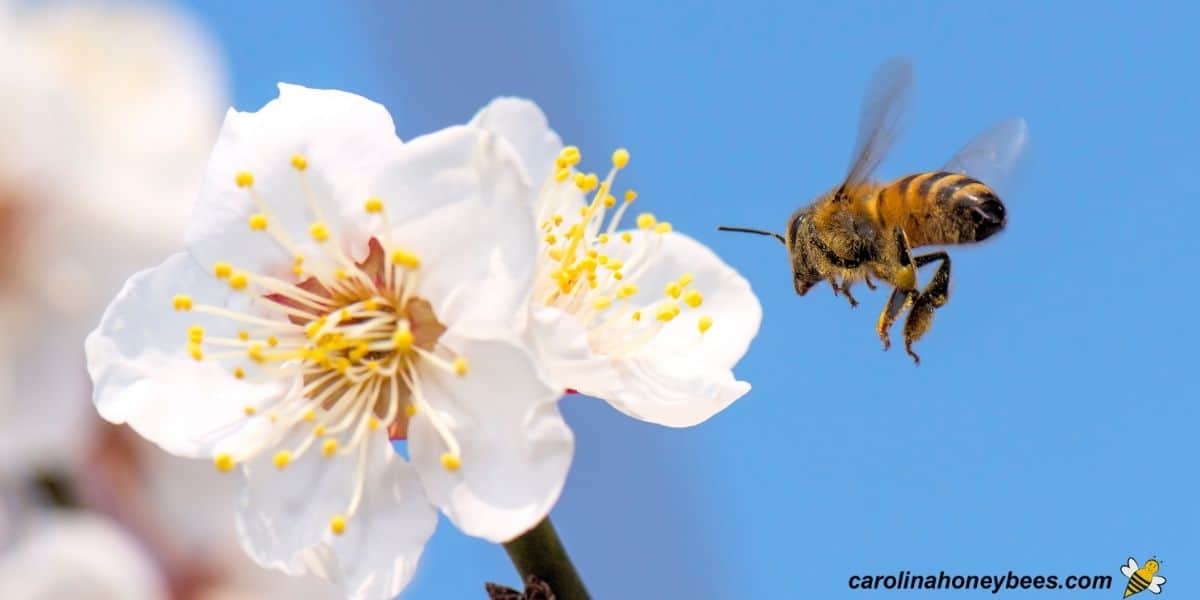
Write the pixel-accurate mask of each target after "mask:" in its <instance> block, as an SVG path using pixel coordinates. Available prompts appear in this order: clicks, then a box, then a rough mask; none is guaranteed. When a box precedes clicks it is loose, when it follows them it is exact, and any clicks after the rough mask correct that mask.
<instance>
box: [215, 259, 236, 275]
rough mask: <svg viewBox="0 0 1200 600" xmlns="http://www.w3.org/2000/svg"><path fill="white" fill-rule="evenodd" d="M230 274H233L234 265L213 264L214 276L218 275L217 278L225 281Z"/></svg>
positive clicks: (225, 263)
mask: <svg viewBox="0 0 1200 600" xmlns="http://www.w3.org/2000/svg"><path fill="white" fill-rule="evenodd" d="M230 273H233V265H230V264H229V263H227V262H217V263H213V275H216V276H217V278H219V279H225V278H226V277H229V274H230Z"/></svg>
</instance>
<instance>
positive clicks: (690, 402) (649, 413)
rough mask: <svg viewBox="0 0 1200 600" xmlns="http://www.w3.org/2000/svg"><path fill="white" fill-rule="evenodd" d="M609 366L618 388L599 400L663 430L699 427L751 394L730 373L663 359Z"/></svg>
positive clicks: (646, 357) (638, 359) (637, 359)
mask: <svg viewBox="0 0 1200 600" xmlns="http://www.w3.org/2000/svg"><path fill="white" fill-rule="evenodd" d="M613 366H614V367H615V368H616V370H617V372H618V373H619V377H620V382H621V389H620V391H619V392H617V393H616V394H615V395H607V396H602V397H603V399H604V400H607V401H608V403H609V404H611V405H612V406H613V407H614V408H616V409H617V410H619V411H621V412H623V413H625V414H627V415H629V416H631V417H634V418H637V419H641V420H643V421H648V422H650V423H657V424H659V425H666V426H668V427H691V426H693V425H697V424H699V423H703V422H704V421H706V420H708V419H709V418H710V417H712V416H713V415H715V414H717V413H719V412H721V411H722V410H725V408H726V407H728V406H729V405H730V404H732V403H733V401H734V400H737V399H738V398H741V397H742V396H743V395H745V394H746V392H749V391H750V384H749V383H746V382H745V381H737V380H735V379H734V377H733V372H732V371H730V370H729V369H720V368H717V367H708V368H706V367H704V366H703V365H700V364H696V363H690V362H687V361H686V360H682V359H676V358H672V357H668V356H663V355H642V356H635V357H632V358H625V359H619V360H614V361H613ZM580 391H581V392H584V393H587V394H588V395H598V394H593V393H592V392H591V391H589V390H586V389H580Z"/></svg>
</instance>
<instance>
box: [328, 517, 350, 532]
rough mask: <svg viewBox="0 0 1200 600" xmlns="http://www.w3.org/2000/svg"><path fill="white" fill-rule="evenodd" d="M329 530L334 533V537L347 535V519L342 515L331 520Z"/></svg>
mask: <svg viewBox="0 0 1200 600" xmlns="http://www.w3.org/2000/svg"><path fill="white" fill-rule="evenodd" d="M329 530H330V531H332V532H333V535H342V534H343V533H346V517H343V516H342V515H334V516H333V518H332V519H330V520H329Z"/></svg>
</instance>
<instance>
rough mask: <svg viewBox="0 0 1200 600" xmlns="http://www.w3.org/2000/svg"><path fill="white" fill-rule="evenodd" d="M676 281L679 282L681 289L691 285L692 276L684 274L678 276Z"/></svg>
mask: <svg viewBox="0 0 1200 600" xmlns="http://www.w3.org/2000/svg"><path fill="white" fill-rule="evenodd" d="M678 281H679V285H681V286H683V287H687V286H688V285H691V283H692V274H691V273H684V274H683V275H680V276H679V279H678Z"/></svg>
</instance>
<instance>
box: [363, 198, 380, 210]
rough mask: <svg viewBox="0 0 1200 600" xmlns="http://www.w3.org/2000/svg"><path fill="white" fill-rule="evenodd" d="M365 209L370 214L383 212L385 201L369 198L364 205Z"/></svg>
mask: <svg viewBox="0 0 1200 600" xmlns="http://www.w3.org/2000/svg"><path fill="white" fill-rule="evenodd" d="M363 208H364V209H366V211H367V212H369V213H379V212H383V200H380V199H379V198H375V197H371V198H367V201H366V202H364V203H363Z"/></svg>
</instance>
